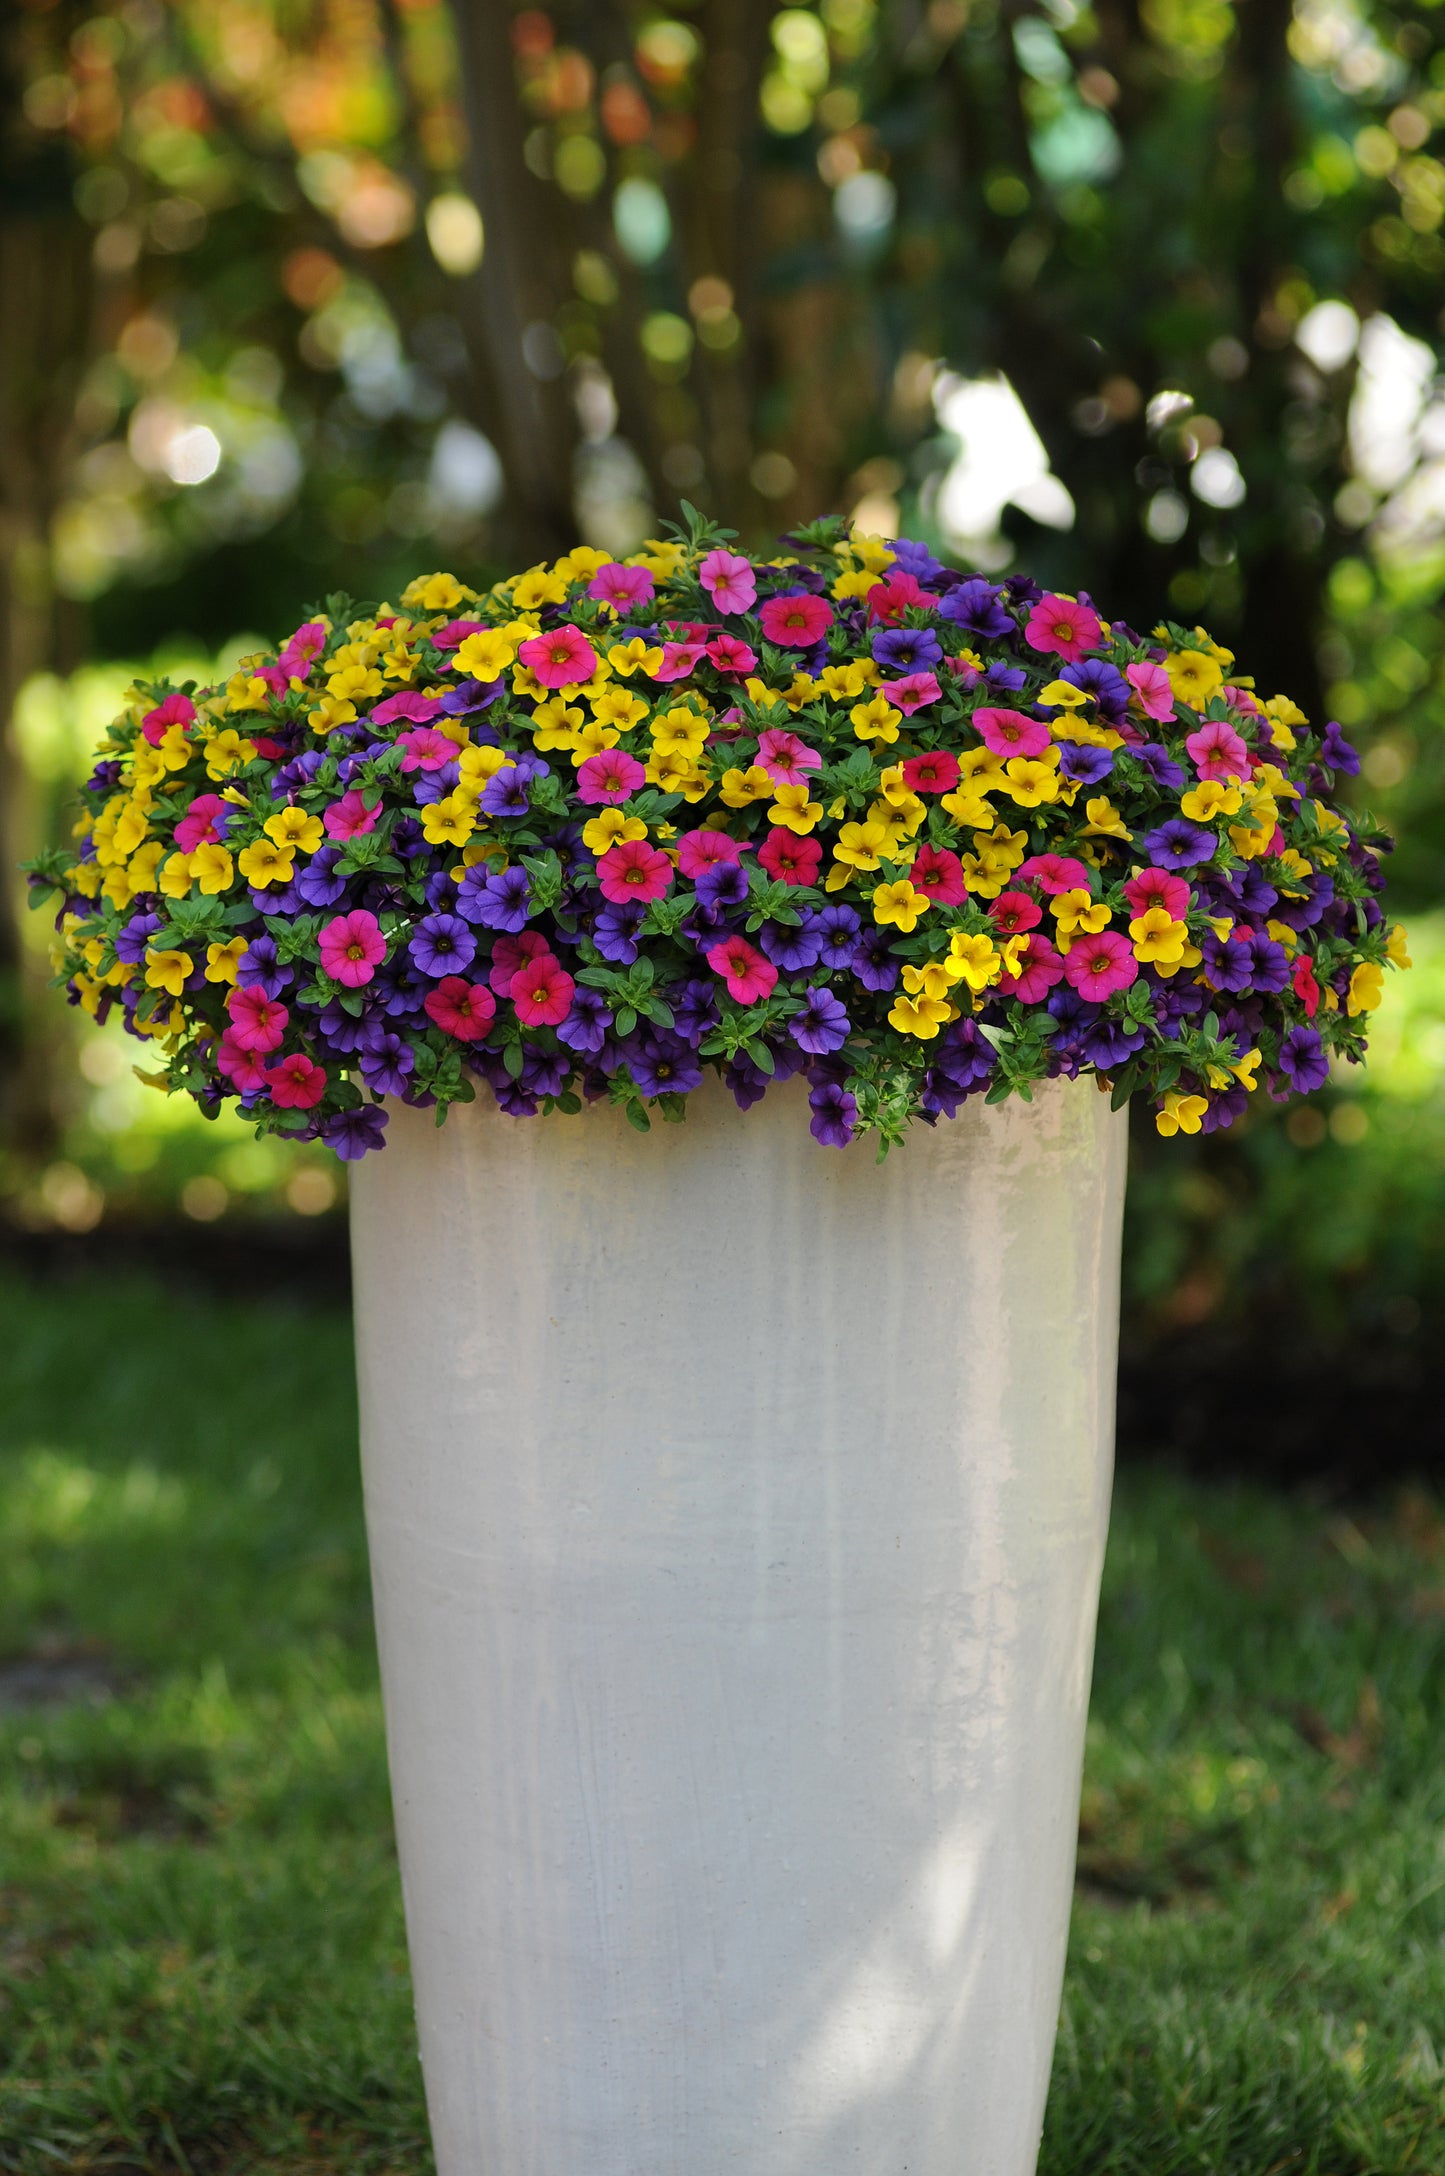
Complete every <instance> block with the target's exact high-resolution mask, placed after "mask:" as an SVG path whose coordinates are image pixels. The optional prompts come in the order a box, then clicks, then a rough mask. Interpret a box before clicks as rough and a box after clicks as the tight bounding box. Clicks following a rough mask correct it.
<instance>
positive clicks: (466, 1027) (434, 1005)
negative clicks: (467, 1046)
mask: <svg viewBox="0 0 1445 2176" xmlns="http://www.w3.org/2000/svg"><path fill="white" fill-rule="evenodd" d="M422 1009H423V1010H424V1011H425V1013H426V1015H427V1018H428V1019H429V1020H435V1022H436V1024H437V1026H438V1027H439V1028H440V1029H441V1030H442V1032H443V1034H445V1035H455V1037H456V1039H457V1041H458V1042H459V1043H479V1042H480V1041H481V1039H482V1037H483V1036H484V1035H485V1034H486V1032H487V1030H488V1028H489V1027H490V1026H491V1024H492V1022H493V1021H494V1020H495V1019H496V1017H497V1001H496V999H495V998H494V997H493V995H492V993H491V991H490V990H489V989H488V988H487V986H486V984H485V983H484V982H468V981H467V980H466V978H465V976H463V975H444V976H443V977H442V979H441V981H440V982H439V983H437V984H436V986H435V988H434V989H430V990H428V991H427V993H426V996H425V997H424V998H423V999H422Z"/></svg>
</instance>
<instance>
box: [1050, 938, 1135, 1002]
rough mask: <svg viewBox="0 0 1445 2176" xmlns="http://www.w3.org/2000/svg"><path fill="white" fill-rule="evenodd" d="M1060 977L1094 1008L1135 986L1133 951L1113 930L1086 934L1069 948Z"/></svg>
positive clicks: (1125, 940) (1126, 939)
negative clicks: (1103, 1000)
mask: <svg viewBox="0 0 1445 2176" xmlns="http://www.w3.org/2000/svg"><path fill="white" fill-rule="evenodd" d="M1064 973H1065V974H1066V975H1067V976H1068V978H1069V980H1070V982H1071V983H1072V984H1073V986H1074V988H1075V989H1076V990H1077V991H1078V992H1079V994H1080V996H1082V997H1087V998H1090V999H1092V1000H1093V1001H1094V1002H1095V1003H1096V1004H1097V1003H1098V1002H1099V1001H1100V1000H1101V999H1103V998H1106V997H1113V996H1114V994H1115V992H1116V991H1119V990H1127V989H1128V987H1129V985H1130V983H1131V982H1137V981H1138V979H1139V962H1138V961H1137V960H1136V959H1135V957H1134V947H1133V946H1132V945H1131V944H1130V942H1129V940H1128V938H1127V937H1125V936H1122V935H1121V934H1120V932H1119V931H1118V930H1117V929H1095V930H1086V931H1085V933H1084V934H1083V936H1081V937H1076V938H1075V939H1074V941H1073V943H1072V945H1071V946H1070V947H1069V956H1068V958H1067V959H1066V960H1065V961H1064Z"/></svg>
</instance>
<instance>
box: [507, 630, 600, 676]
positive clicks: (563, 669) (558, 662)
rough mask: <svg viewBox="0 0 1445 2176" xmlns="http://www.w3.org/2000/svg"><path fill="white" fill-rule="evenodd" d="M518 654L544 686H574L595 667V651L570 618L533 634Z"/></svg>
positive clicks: (594, 669)
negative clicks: (560, 624) (544, 632)
mask: <svg viewBox="0 0 1445 2176" xmlns="http://www.w3.org/2000/svg"><path fill="white" fill-rule="evenodd" d="M517 655H518V657H519V658H520V659H521V661H522V663H523V664H524V665H525V666H526V667H527V670H528V671H529V672H530V673H533V674H534V675H535V676H536V678H537V680H538V681H539V682H540V683H541V685H542V686H543V687H544V688H574V687H576V686H577V685H578V683H579V682H580V681H583V680H590V679H591V678H592V676H593V674H594V673H595V672H596V670H597V652H596V651H595V650H594V649H593V647H592V645H591V643H590V642H589V641H588V640H587V637H586V636H585V635H584V634H583V632H582V630H581V628H580V627H574V626H573V624H572V622H571V620H568V621H566V622H565V623H564V625H563V626H561V627H550V628H548V630H547V632H546V634H544V635H533V636H532V638H531V640H530V641H528V642H524V643H523V644H522V646H521V648H520V649H519V650H518V652H517Z"/></svg>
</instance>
